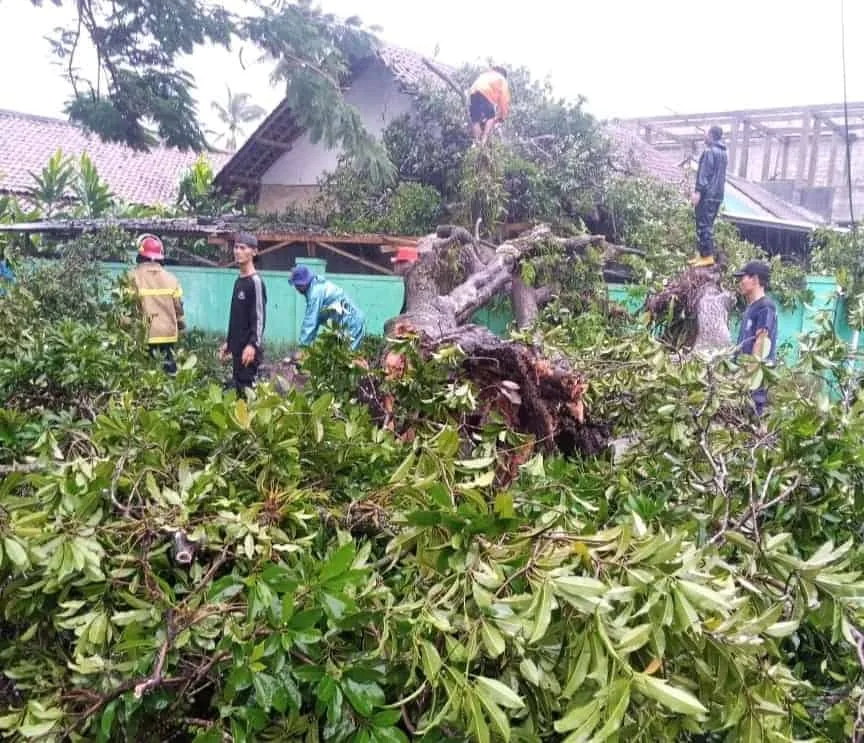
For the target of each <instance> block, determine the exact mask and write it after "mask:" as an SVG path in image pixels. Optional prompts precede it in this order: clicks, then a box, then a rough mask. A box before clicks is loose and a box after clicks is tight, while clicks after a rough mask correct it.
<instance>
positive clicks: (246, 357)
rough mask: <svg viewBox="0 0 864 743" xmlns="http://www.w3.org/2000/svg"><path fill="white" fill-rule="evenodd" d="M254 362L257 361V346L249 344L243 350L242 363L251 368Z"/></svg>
mask: <svg viewBox="0 0 864 743" xmlns="http://www.w3.org/2000/svg"><path fill="white" fill-rule="evenodd" d="M253 361H255V346H253V345H251V344H249V345H247V346H246V348H244V349H243V355H242V356H241V357H240V363H241V364H243V366H249V365H250V364H251V363H252V362H253Z"/></svg>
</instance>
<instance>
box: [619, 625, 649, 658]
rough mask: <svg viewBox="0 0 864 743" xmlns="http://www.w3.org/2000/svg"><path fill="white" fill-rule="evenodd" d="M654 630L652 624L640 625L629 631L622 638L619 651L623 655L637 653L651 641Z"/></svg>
mask: <svg viewBox="0 0 864 743" xmlns="http://www.w3.org/2000/svg"><path fill="white" fill-rule="evenodd" d="M652 630H653V627H652V626H651V625H650V624H640V625H639V626H638V627H632V628H631V629H629V630H627V631H626V632H625V633H624V634H623V635H622V636H621V640H620V642H619V645H618V651H619V652H620V653H622V654H623V653H632V652H635V651H636V650H638V649H639V648H641V647H642V646H643V645H645V643H647V642H648V641H649V640H650V639H651V632H652Z"/></svg>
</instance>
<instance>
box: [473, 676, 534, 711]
mask: <svg viewBox="0 0 864 743" xmlns="http://www.w3.org/2000/svg"><path fill="white" fill-rule="evenodd" d="M474 682H475V685H476V686H477V689H478V691H482V692H483V693H484V694H486V695H487V696H488V697H489V698H490V699H491V700H492V701H493V702H495V704H498V705H500V706H502V707H506V708H508V709H522V708H523V707H524V706H525V702H523V701H522V697H520V696H519V695H518V694H517V693H516V692H515V691H513V689H511V688H510V687H509V686H507V684H504V683H501V682H500V681H498V680H496V679H492V678H487V677H486V676H477V677H476V678H475V679H474Z"/></svg>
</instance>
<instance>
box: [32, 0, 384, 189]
mask: <svg viewBox="0 0 864 743" xmlns="http://www.w3.org/2000/svg"><path fill="white" fill-rule="evenodd" d="M32 2H33V3H34V4H35V5H37V6H38V5H41V4H42V2H41V0H32ZM53 2H54V4H55V5H58V6H60V5H63V4H64V2H63V0H53ZM73 5H74V8H75V10H76V22H75V24H74V25H73V26H72V27H70V28H61V29H58V30H57V31H56V33H55V35H54V36H53V37H52V38H51V44H52V47H53V50H54V53H55V54H56V56H57V57H58V58H59V59H60V60H62V61H63V63H64V64H65V67H66V74H67V77H68V78H69V82H70V85H71V87H72V97H71V99H70V100H69V103H68V104H67V111H68V113H69V115H70V117H71V118H72V120H73V121H76V122H78V123H80V124H81V125H83V126H84V127H85V128H87V129H89V130H91V131H94V132H96V133H98V134H99V135H100V136H101V137H103V138H105V139H107V140H109V141H114V142H123V143H125V144H127V145H129V146H131V147H134V148H137V149H147V148H149V147H152V146H153V145H154V144H155V143H156V142H157V141H163V142H165V143H166V144H168V145H170V146H174V147H179V148H181V149H194V150H204V149H206V148H207V147H208V145H207V140H206V136H205V133H204V132H203V131H202V128H201V125H200V123H199V120H198V102H197V101H196V99H195V97H194V90H195V80H194V79H193V77H192V76H191V74H190V73H189V72H188V71H187V70H185V69H184V68H183V66H182V58H183V56H184V55H189V54H192V53H194V51H195V49H196V48H199V47H201V46H202V45H205V44H215V45H217V46H221V47H224V48H225V49H231V48H232V46H233V45H234V44H236V42H238V41H248V42H251V43H253V44H254V45H256V46H257V47H258V48H259V49H260V50H261V53H262V54H264V55H266V56H267V57H268V58H270V59H272V60H273V63H274V69H273V73H272V80H273V83H274V84H276V85H284V86H285V88H286V97H287V98H288V100H289V102H290V104H291V107H292V108H293V109H294V110H295V111H298V112H299V115H300V118H301V121H300V123H301V124H302V125H303V126H304V127H306V128H308V129H309V131H310V132H311V134H312V137H313V139H314V140H315V141H318V140H324V141H325V142H326V143H327V144H328V145H329V146H332V145H334V144H336V143H339V144H341V145H342V146H343V147H344V148H345V150H346V151H347V152H349V153H350V154H351V155H352V156H353V157H355V158H356V159H357V162H358V163H359V164H360V165H361V166H362V167H365V168H367V169H368V170H369V171H370V172H372V173H373V174H374V175H375V176H376V177H386V176H387V175H388V174H389V169H388V164H387V160H386V158H385V157H384V156H383V153H382V151H381V149H380V147H378V145H377V143H376V142H375V141H374V139H373V138H372V137H370V136H369V135H368V133H367V132H366V131H365V129H364V128H363V126H362V122H361V121H360V118H359V115H358V114H357V112H356V111H355V110H354V109H353V108H352V107H351V106H349V105H348V104H346V103H345V101H344V99H343V98H342V95H341V86H342V85H343V84H344V83H346V82H347V80H348V79H349V77H350V74H351V69H352V65H353V64H354V63H355V62H356V61H357V60H359V59H361V58H363V57H366V56H369V55H370V54H372V53H373V52H374V49H375V45H376V43H377V41H376V38H375V36H374V34H373V32H372V30H370V29H367V28H365V27H364V25H363V23H362V22H361V21H360V19H359V18H357V17H352V18H349V19H347V20H344V21H343V20H339V19H337V18H336V17H335V16H333V15H331V14H327V13H324V12H323V11H321V10H320V9H319V8H317V7H316V6H315V5H313V3H312V2H311V1H310V0H297V1H296V2H278V3H275V4H271V3H265V2H262V1H260V0H256V1H254V2H251V3H249V4H248V8H249V14H248V15H238V14H234V13H231V12H229V11H227V10H226V9H224V8H221V7H219V6H218V5H212V4H211V3H208V2H204V0H176V1H175V0H113V2H111V3H108V2H104V0H80V1H78V0H76V2H75V3H74V4H73ZM85 35H86V38H87V39H89V41H90V43H91V44H92V46H93V47H94V48H95V50H96V55H97V65H96V70H95V71H94V73H93V74H89V73H88V72H87V71H84V72H82V71H81V70H80V69H79V68H78V66H77V64H78V59H77V55H78V53H79V50H80V46H81V42H82V38H84V37H85Z"/></svg>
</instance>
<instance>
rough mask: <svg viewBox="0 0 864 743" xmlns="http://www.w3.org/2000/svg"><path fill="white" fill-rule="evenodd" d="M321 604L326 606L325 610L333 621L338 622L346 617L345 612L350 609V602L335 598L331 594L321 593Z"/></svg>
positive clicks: (342, 598) (338, 597)
mask: <svg viewBox="0 0 864 743" xmlns="http://www.w3.org/2000/svg"><path fill="white" fill-rule="evenodd" d="M321 602H322V604H323V605H324V609H325V611H326V612H327V614H328V615H329V616H330V618H331V619H333V620H334V621H336V622H338V621H339V620H340V619H342V617H343V616H345V610H346V608H347V607H348V602H347V601H346V600H345V598H344V597H340V596H334V595H333V594H331V593H327V592H326V591H325V592H322V593H321Z"/></svg>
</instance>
